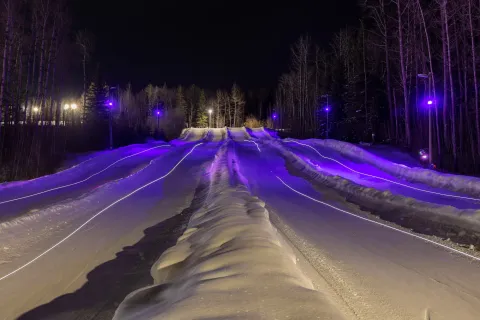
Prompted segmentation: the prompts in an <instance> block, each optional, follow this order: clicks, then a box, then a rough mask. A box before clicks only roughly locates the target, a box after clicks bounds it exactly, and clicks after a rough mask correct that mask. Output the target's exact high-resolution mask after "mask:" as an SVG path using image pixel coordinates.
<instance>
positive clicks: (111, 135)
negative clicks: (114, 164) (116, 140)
mask: <svg viewBox="0 0 480 320" xmlns="http://www.w3.org/2000/svg"><path fill="white" fill-rule="evenodd" d="M108 126H109V131H110V150H112V149H113V132H112V109H111V108H110V112H109V117H108Z"/></svg>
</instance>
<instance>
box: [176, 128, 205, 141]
mask: <svg viewBox="0 0 480 320" xmlns="http://www.w3.org/2000/svg"><path fill="white" fill-rule="evenodd" d="M207 133H208V130H207V129H205V128H189V129H187V131H185V132H182V134H181V135H180V139H181V140H185V141H198V140H202V139H204V138H205V137H206V136H207ZM182 136H183V138H182Z"/></svg>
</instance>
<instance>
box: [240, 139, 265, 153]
mask: <svg viewBox="0 0 480 320" xmlns="http://www.w3.org/2000/svg"><path fill="white" fill-rule="evenodd" d="M244 141H246V142H252V143H255V145H256V146H257V149H258V152H262V151H261V150H260V147H259V146H258V144H257V143H256V142H255V141H253V140H244Z"/></svg>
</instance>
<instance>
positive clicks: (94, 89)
mask: <svg viewBox="0 0 480 320" xmlns="http://www.w3.org/2000/svg"><path fill="white" fill-rule="evenodd" d="M107 98H108V86H106V85H103V86H100V85H98V84H96V83H95V82H92V83H90V86H89V88H88V90H87V96H86V99H85V100H86V103H87V104H86V105H85V106H84V108H85V110H84V114H85V119H83V120H84V122H85V123H95V122H98V121H103V120H107V119H108V112H109V111H108V107H107V106H106V102H107Z"/></svg>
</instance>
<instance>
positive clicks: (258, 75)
mask: <svg viewBox="0 0 480 320" xmlns="http://www.w3.org/2000/svg"><path fill="white" fill-rule="evenodd" d="M72 3H73V6H72V8H71V10H72V15H73V27H74V29H75V30H76V29H84V28H86V29H88V30H89V31H90V32H91V33H92V34H94V36H95V40H96V41H95V42H96V44H95V45H96V47H95V51H94V54H93V61H94V62H95V65H99V67H100V72H101V73H102V75H104V77H105V78H106V79H107V80H108V82H109V83H111V84H120V85H125V84H126V83H128V82H131V83H132V85H133V86H134V88H135V89H140V88H142V87H143V86H145V85H147V84H148V83H149V82H152V83H154V84H158V85H161V84H163V83H164V82H166V83H167V84H168V85H169V86H177V85H179V84H181V85H189V84H192V83H195V84H197V85H199V86H201V87H204V88H207V89H216V88H224V89H227V88H230V87H231V84H232V83H233V82H237V83H238V84H239V85H240V86H241V87H242V88H244V89H246V90H250V89H258V88H273V87H274V86H275V85H276V83H277V80H278V77H279V76H280V75H281V74H282V73H283V72H285V71H287V70H288V64H289V56H290V51H289V47H290V45H291V44H292V43H293V42H295V40H296V39H297V38H298V37H299V36H300V35H302V34H305V33H308V34H309V35H310V36H311V38H312V40H314V41H315V42H316V43H318V44H319V45H321V46H328V45H329V41H330V39H331V37H332V35H333V34H334V33H335V32H336V31H338V30H339V29H341V28H343V27H345V26H346V25H356V24H357V21H358V16H359V11H360V9H359V8H358V7H357V5H356V3H357V1H356V0H327V1H321V0H316V1H315V0H312V1H305V2H302V1H290V2H289V3H287V1H284V2H280V1H277V2H267V1H260V0H259V1H256V2H245V1H221V2H220V1H193V2H186V1H175V0H173V1H159V0H156V1H155V0H148V1H147V0H137V1H118V0H115V1H114V0H72Z"/></svg>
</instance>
